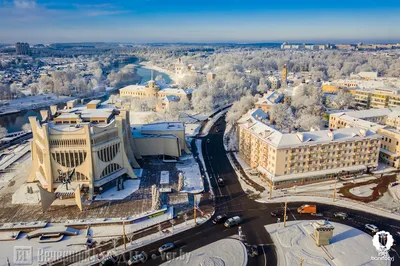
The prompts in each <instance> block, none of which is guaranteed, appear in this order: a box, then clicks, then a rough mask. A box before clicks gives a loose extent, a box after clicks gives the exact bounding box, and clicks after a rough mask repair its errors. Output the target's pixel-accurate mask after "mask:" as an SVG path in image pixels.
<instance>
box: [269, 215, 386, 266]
mask: <svg viewBox="0 0 400 266" xmlns="http://www.w3.org/2000/svg"><path fill="white" fill-rule="evenodd" d="M313 222H315V221H290V222H287V224H286V227H285V228H284V227H283V224H282V223H280V224H270V225H266V226H265V229H266V230H267V231H268V233H269V234H270V235H271V238H272V240H273V242H274V245H275V247H276V250H277V256H278V266H292V265H299V264H300V260H301V258H303V259H304V261H303V265H304V266H306V265H335V266H347V265H354V266H356V265H376V266H378V265H390V261H384V260H380V261H379V260H372V259H371V257H378V252H377V250H376V249H375V247H374V246H373V244H372V237H371V236H370V235H368V234H366V233H364V232H362V231H360V230H358V229H355V228H353V227H350V226H347V225H344V224H340V223H331V224H332V225H333V226H334V227H335V229H334V231H333V237H332V238H331V244H330V245H326V246H325V249H326V252H325V251H324V250H323V249H322V248H320V247H318V246H317V245H316V244H315V241H314V239H313V238H312V237H311V234H313V233H314V228H313V227H312V223H313ZM327 254H329V255H330V256H331V257H332V258H333V259H332V260H331V259H330V258H329V257H328V255H327Z"/></svg>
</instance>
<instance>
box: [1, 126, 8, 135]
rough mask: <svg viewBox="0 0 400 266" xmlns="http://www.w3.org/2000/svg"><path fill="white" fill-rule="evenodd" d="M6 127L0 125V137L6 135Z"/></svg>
mask: <svg viewBox="0 0 400 266" xmlns="http://www.w3.org/2000/svg"><path fill="white" fill-rule="evenodd" d="M7 132H8V131H7V129H6V128H5V127H2V126H0V138H4V137H5V135H7Z"/></svg>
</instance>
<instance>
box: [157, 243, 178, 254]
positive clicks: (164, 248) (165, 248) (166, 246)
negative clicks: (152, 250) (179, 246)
mask: <svg viewBox="0 0 400 266" xmlns="http://www.w3.org/2000/svg"><path fill="white" fill-rule="evenodd" d="M174 247H175V245H174V243H166V244H164V245H162V246H161V247H159V248H158V251H159V252H160V253H162V252H166V251H168V250H171V249H173V248H174Z"/></svg>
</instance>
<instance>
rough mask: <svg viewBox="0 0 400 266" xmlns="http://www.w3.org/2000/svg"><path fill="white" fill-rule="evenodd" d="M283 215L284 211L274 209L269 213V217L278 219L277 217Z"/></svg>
mask: <svg viewBox="0 0 400 266" xmlns="http://www.w3.org/2000/svg"><path fill="white" fill-rule="evenodd" d="M284 213H285V210H284V209H276V210H273V211H272V212H271V216H274V217H279V216H283V214H284Z"/></svg>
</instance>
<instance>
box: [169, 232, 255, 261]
mask: <svg viewBox="0 0 400 266" xmlns="http://www.w3.org/2000/svg"><path fill="white" fill-rule="evenodd" d="M161 265H172V266H180V265H182V266H183V265H199V266H200V265H207V266H225V265H229V266H244V265H247V252H246V248H245V246H244V245H243V243H242V242H240V241H239V240H236V239H231V238H229V239H222V240H218V241H216V242H214V243H211V244H209V245H206V246H204V247H201V248H199V249H196V250H194V251H191V252H190V253H186V254H182V255H181V257H178V258H175V259H173V260H170V261H168V262H165V263H163V264H161Z"/></svg>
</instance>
